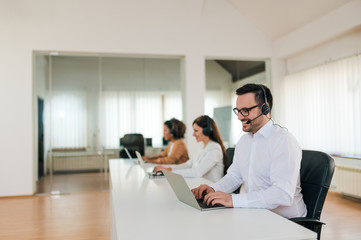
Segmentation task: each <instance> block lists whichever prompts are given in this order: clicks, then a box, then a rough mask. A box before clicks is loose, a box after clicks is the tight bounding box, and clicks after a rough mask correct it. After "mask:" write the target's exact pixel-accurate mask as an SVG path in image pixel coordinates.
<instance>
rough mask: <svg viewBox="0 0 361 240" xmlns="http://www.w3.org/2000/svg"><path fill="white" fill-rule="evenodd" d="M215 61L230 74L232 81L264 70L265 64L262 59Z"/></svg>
mask: <svg viewBox="0 0 361 240" xmlns="http://www.w3.org/2000/svg"><path fill="white" fill-rule="evenodd" d="M215 61H216V62H217V63H218V64H219V65H221V66H222V67H223V68H224V69H225V70H226V71H227V72H228V73H230V74H231V75H232V82H236V81H238V80H240V79H243V78H246V77H250V76H252V75H254V74H257V73H260V72H264V71H265V70H266V64H265V62H264V61H232V60H215Z"/></svg>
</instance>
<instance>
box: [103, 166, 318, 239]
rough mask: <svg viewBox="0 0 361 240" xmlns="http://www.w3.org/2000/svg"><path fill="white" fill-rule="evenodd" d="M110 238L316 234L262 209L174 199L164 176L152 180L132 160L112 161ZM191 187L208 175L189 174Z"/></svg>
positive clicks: (299, 236) (311, 236)
mask: <svg viewBox="0 0 361 240" xmlns="http://www.w3.org/2000/svg"><path fill="white" fill-rule="evenodd" d="M109 166H110V176H111V179H110V180H111V215H112V219H111V239H113V240H115V239H157V240H162V239H167V240H169V239H172V240H173V239H175V240H177V239H179V240H184V239H207V240H208V239H210V240H212V239H217V240H221V239H234V236H239V238H238V239H247V240H252V239H275V240H276V239H277V240H281V239H285V240H286V239H287V240H290V239H316V233H314V232H312V231H310V230H308V229H306V228H303V227H301V226H300V225H298V224H295V223H293V222H291V221H289V220H287V219H285V218H283V217H281V216H279V215H277V214H275V213H273V212H271V211H268V210H264V209H240V208H238V209H237V208H228V209H222V210H212V211H206V212H202V211H199V210H197V209H195V208H192V207H190V206H188V205H186V204H184V203H182V202H180V201H178V199H177V198H176V196H175V194H174V193H173V191H172V189H171V187H170V186H169V184H168V182H167V180H166V179H164V178H162V179H159V178H158V179H148V177H146V176H145V174H144V172H143V170H142V169H141V168H140V167H139V165H137V164H134V163H133V162H132V161H130V160H122V159H113V160H110V161H109ZM186 181H187V183H188V185H189V186H190V187H191V188H193V187H196V186H198V185H199V184H201V183H206V182H208V181H207V180H205V179H191V178H188V179H186Z"/></svg>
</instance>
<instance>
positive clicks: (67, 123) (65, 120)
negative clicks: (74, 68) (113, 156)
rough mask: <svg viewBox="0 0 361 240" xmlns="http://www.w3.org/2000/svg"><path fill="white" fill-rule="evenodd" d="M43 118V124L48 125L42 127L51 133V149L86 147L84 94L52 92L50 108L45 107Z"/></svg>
mask: <svg viewBox="0 0 361 240" xmlns="http://www.w3.org/2000/svg"><path fill="white" fill-rule="evenodd" d="M50 107H51V110H50ZM44 117H45V119H44V122H46V123H50V124H44V127H45V132H46V133H48V134H49V133H51V136H50V139H51V143H52V148H85V147H87V94H86V92H83V91H54V92H53V95H52V99H51V106H50V105H49V104H47V105H45V109H44ZM49 118H50V119H49Z"/></svg>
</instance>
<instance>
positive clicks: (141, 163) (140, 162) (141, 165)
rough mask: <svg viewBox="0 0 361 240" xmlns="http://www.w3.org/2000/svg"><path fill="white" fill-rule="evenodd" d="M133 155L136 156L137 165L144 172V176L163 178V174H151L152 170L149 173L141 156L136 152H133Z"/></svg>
mask: <svg viewBox="0 0 361 240" xmlns="http://www.w3.org/2000/svg"><path fill="white" fill-rule="evenodd" d="M135 154H136V155H137V158H138V161H139V165H140V167H141V168H142V169H143V170H144V172H145V175H147V176H148V177H149V178H162V177H164V174H163V173H162V172H157V173H155V172H153V169H152V170H150V171H149V170H148V169H147V168H146V167H145V162H144V160H143V158H142V155H140V153H139V152H138V151H135Z"/></svg>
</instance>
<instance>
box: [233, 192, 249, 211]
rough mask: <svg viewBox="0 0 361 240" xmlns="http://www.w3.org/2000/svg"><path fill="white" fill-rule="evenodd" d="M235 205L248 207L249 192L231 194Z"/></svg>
mask: <svg viewBox="0 0 361 240" xmlns="http://www.w3.org/2000/svg"><path fill="white" fill-rule="evenodd" d="M231 196H232V202H233V207H235V208H236V207H237V208H248V201H247V194H244V193H240V194H231Z"/></svg>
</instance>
